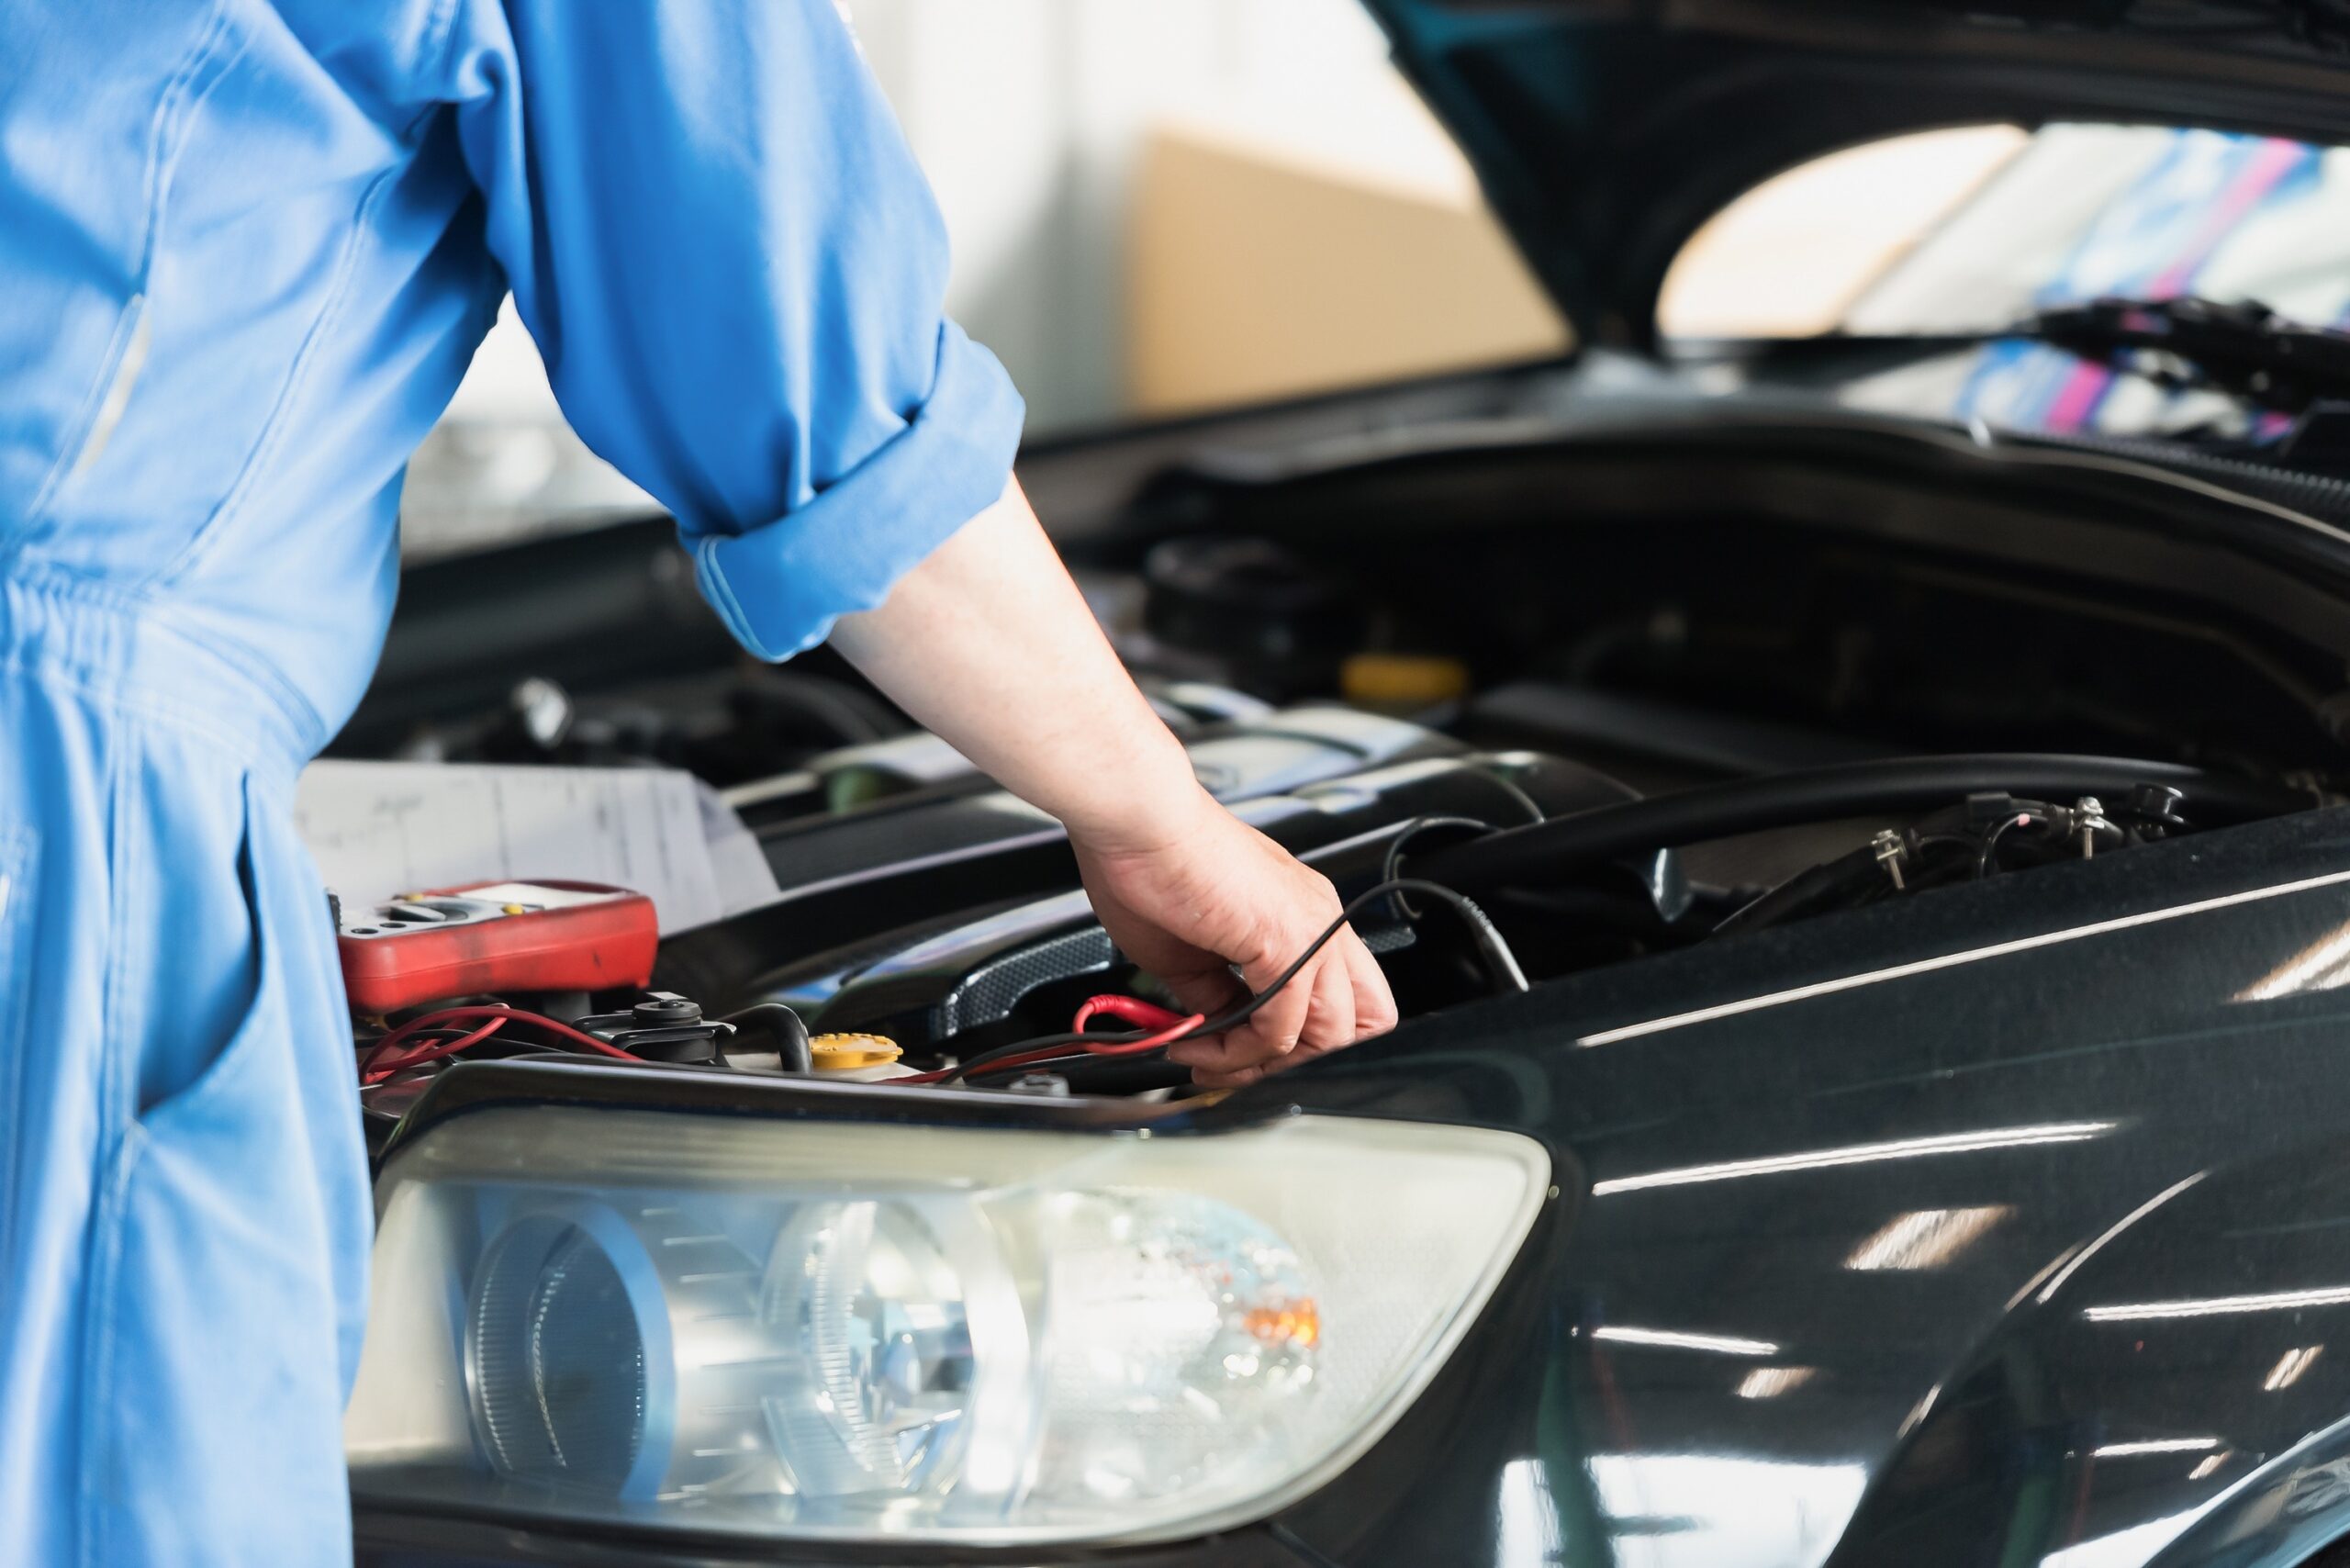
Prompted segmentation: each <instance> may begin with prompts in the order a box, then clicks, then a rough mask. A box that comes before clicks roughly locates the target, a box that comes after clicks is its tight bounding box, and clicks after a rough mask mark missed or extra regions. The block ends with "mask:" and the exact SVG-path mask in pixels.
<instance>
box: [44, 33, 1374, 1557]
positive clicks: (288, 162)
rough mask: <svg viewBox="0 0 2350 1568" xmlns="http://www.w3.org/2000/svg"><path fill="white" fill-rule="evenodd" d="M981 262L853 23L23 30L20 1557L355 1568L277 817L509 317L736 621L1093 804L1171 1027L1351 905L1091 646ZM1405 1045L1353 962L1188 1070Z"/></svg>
mask: <svg viewBox="0 0 2350 1568" xmlns="http://www.w3.org/2000/svg"><path fill="white" fill-rule="evenodd" d="M945 282H946V243H945V240H944V237H943V235H942V233H941V230H940V225H939V219H938V215H937V213H936V211H935V210H934V206H933V203H932V201H931V198H930V196H929V193H928V191H927V190H926V189H925V187H924V185H923V180H922V178H921V176H920V174H918V173H917V172H916V170H915V167H914V165H913V162H912V159H911V157H910V155H909V153H908V151H907V149H906V146H905V144H904V142H903V141H902V140H901V137H900V134H899V132H898V129H897V128H896V126H895V125H894V123H893V122H892V120H891V118H890V114H889V112H888V110H887V108H886V107H885V106H884V105H883V103H882V101H881V99H880V98H879V97H878V95H877V93H876V90H875V87H874V84H873V83H872V81H871V80H870V78H869V77H868V76H867V73H866V72H865V70H864V69H863V67H862V64H861V62H860V61H859V59H858V57H857V53H856V46H855V43H854V41H853V40H852V39H851V38H850V36H849V34H848V32H847V31H846V29H845V25H844V24H843V22H842V20H841V19H840V17H838V16H837V15H836V14H835V12H834V8H833V6H831V5H830V4H828V3H827V0H740V3H736V4H722V3H720V0H707V3H703V0H662V3H661V4H659V5H657V6H656V5H655V4H653V3H651V0H596V3H585V0H574V3H568V4H566V3H563V0H276V3H275V4H274V5H273V4H270V3H268V0H79V3H78V4H75V5H73V6H58V5H53V4H50V3H48V0H0V1563H7V1564H39V1565H40V1568H69V1565H78V1568H98V1565H104V1568H120V1565H124V1564H139V1563H174V1564H177V1563H223V1564H227V1563H234V1564H240V1565H264V1564H265V1565H268V1568H294V1565H298V1564H309V1563H324V1562H335V1561H338V1560H341V1559H343V1558H345V1557H347V1555H348V1553H349V1551H350V1545H349V1538H348V1521H347V1517H346V1515H347V1507H346V1503H345V1496H344V1484H343V1477H342V1473H341V1443H340V1437H339V1425H340V1414H341V1407H342V1403H343V1396H344V1393H345V1390H346V1388H347V1386H348V1383H349V1379H350V1376H351V1374H352V1371H353V1365H354V1361H355V1355H356V1350H357V1347H358V1339H359V1334H360V1329H361V1321H360V1314H361V1307H362V1302H363V1294H364V1292H363V1285H364V1280H363V1273H364V1263H365V1259H366V1254H367V1247H368V1232H369V1223H370V1222H369V1209H368V1197H367V1191H366V1172H365V1169H364V1159H363V1154H362V1149H361V1144H360V1133H359V1123H358V1114H357V1110H356V1103H355V1100H354V1098H353V1058H352V1055H351V1044H350V1032H349V1026H348V1023H347V1019H346V1014H345V1013H344V1009H343V1003H342V997H341V988H340V984H339V981H338V978H337V972H336V963H335V955H334V947H333V943H332V939H331V935H330V931H329V929H328V925H327V921H326V918H325V915H324V909H325V904H324V900H323V898H322V896H321V893H320V890H319V880H318V877H317V875H316V873H315V872H314V870H313V869H312V868H311V865H310V863H309V861H308V858H307V857H305V855H304V853H303V850H302V846H300V844H299V843H298V842H297V840H296V838H295V835H294V834H293V832H292V829H291V827H290V824H289V814H288V806H287V801H288V793H289V791H290V790H291V788H292V785H293V782H294V778H295V775H296V772H297V770H298V769H299V768H300V767H301V766H302V765H303V763H304V762H305V761H306V760H308V758H309V756H311V755H312V754H313V753H315V752H316V751H317V750H318V749H319V747H320V746H321V745H323V744H324V743H325V742H326V741H327V739H328V738H329V737H330V736H331V735H332V734H334V733H335V730H336V728H337V727H338V726H339V725H341V723H342V722H343V721H344V719H345V718H346V717H347V716H348V715H349V714H350V712H351V711H352V708H353V704H354V703H355V702H356V701H357V700H358V698H359V695H360V692H361V689H363V688H364V686H365V685H366V683H367V679H368V674H369V670H370V667H371V666H372V665H373V664H374V662H375V655H376V652H377V648H378V646H379V644H380V642H381V640H382V637H383V634H384V628H385V622H386V618H387V616H388V615H389V612H390V610H391V606H392V597H393V588H394V586H395V580H396V576H397V539H396V523H395V508H396V503H397V497H398V494H399V488H400V477H401V472H402V468H403V465H404V464H405V462H406V460H407V458H408V453H409V451H410V449H412V448H413V447H414V446H415V445H416V443H417V442H418V441H419V439H420V437H421V436H422V435H423V434H424V432H425V431H426V429H427V427H429V426H430V425H431V423H432V421H433V419H434V417H435V416H436V415H437V414H438V413H439V412H440V410H441V409H442V405H443V404H444V403H445V402H446V401H447V399H448V398H449V396H450V393H451V391H452V390H453V388H454V387H455V386H456V384H457V379H458V376H459V375H460V374H461V373H462V372H463V371H464V367H465V364H466V361H467V359H468V357H469V356H470V354H471V353H472V352H473V349H474V346H475V344H476V342H479V341H480V339H481V336H482V334H483V332H484V330H486V329H487V327H488V325H489V322H490V320H491V319H492V316H493V315H494V313H495V312H496V311H497V309H498V304H499V301H500V300H501V299H502V298H503V297H504V296H505V295H506V293H507V292H508V291H509V289H510V290H511V291H512V293H513V295H514V297H515V300H516V302H517V304H518V306H519V307H520V313H521V316H522V319H523V320H524V321H525V322H526V323H527V324H528V325H529V327H530V330H531V331H532V335H533V336H534V337H535V338H536V339H537V340H538V343H539V346H540V348H541V350H542V351H543V353H544V355H545V359H546V363H547V366H548V369H549V371H550V372H551V373H552V375H553V378H554V387H555V390H556V393H557V394H558V396H559V397H560V398H561V399H562V403H563V407H564V409H565V412H566V413H567V414H568V415H569V417H570V420H571V421H572V423H573V424H574V425H575V426H576V428H577V429H578V431H579V432H580V434H581V435H582V436H584V437H585V438H586V439H587V441H588V443H589V444H590V445H591V446H593V447H594V448H595V449H596V450H597V451H598V452H599V453H601V454H603V455H605V456H606V457H608V458H610V460H611V461H612V462H613V463H615V464H617V465H619V466H620V467H621V469H622V470H623V471H625V472H626V473H627V474H628V475H629V476H631V477H632V478H633V479H635V480H636V481H637V482H638V483H640V484H642V485H643V487H645V488H646V489H648V490H650V491H651V492H652V493H653V494H654V495H655V496H657V497H658V498H660V499H661V500H662V501H663V502H664V503H665V504H666V506H667V507H668V508H669V509H670V510H672V511H674V512H675V513H676V515H677V520H678V522H679V525H680V527H681V529H682V531H683V533H684V536H685V540H686V543H688V546H689V547H690V549H691V551H692V553H693V558H694V562H695V565H696V568H697V570H698V572H699V578H700V583H701V587H702V588H703V590H704V592H705V594H706V595H707V596H708V598H709V599H710V601H711V604H712V605H713V606H714V607H715V609H716V610H717V612H718V614H720V615H721V616H722V617H723V618H724V620H725V622H726V624H727V625H728V626H729V627H730V628H732V630H733V633H734V634H735V635H736V636H737V637H738V638H740V639H741V640H742V642H743V644H744V645H745V646H746V647H748V648H750V649H751V650H752V651H753V652H754V653H755V654H757V655H761V656H763V657H766V658H769V659H781V658H786V657H789V655H792V654H795V653H798V652H799V651H800V650H801V649H803V648H806V647H808V646H809V645H811V644H813V643H815V642H817V641H818V640H820V639H822V638H824V637H825V636H827V635H829V636H830V637H831V638H832V641H833V644H834V646H836V647H838V648H840V649H841V650H842V651H843V652H844V653H845V654H846V655H847V656H848V657H849V658H850V659H852V660H854V661H855V662H856V665H857V666H859V667H860V668H861V669H863V670H864V672H865V673H866V674H867V676H869V677H870V678H872V679H873V680H874V681H875V682H876V683H877V684H878V686H879V687H880V689H882V690H884V691H885V692H887V693H889V694H890V696H891V697H892V698H894V699H895V700H897V701H898V702H900V703H901V705H902V706H903V707H904V708H905V709H906V711H908V712H910V713H911V714H912V715H913V717H914V718H915V719H916V720H918V721H919V722H922V723H923V724H925V725H927V726H929V727H930V728H932V729H934V730H935V731H937V732H938V733H939V734H942V735H944V736H945V737H946V739H947V740H949V741H951V742H952V743H953V744H954V745H957V747H959V748H960V749H961V750H963V751H964V752H966V753H967V754H968V755H969V756H972V757H973V758H975V759H976V760H977V761H978V762H979V763H980V764H981V765H982V766H983V767H986V768H987V769H988V770H989V771H990V773H992V774H993V775H994V776H995V777H996V778H999V779H1001V780H1002V782H1003V783H1004V784H1005V785H1007V786H1008V787H1010V788H1011V789H1013V790H1016V791H1018V792H1019V793H1021V794H1022V795H1024V796H1025V797H1026V798H1027V799H1028V800H1030V801H1034V802H1035V803H1036V804H1037V805H1039V806H1041V807H1043V808H1044V809H1046V810H1047V811H1050V812H1053V813H1054V814H1055V815H1056V816H1057V817H1059V818H1060V819H1061V820H1062V821H1063V822H1064V823H1067V824H1068V826H1069V833H1070V835H1071V837H1072V839H1073V840H1074V842H1075V844H1076V845H1077V846H1078V851H1079V855H1080V859H1081V862H1082V864H1083V867H1084V871H1085V880H1086V886H1087V888H1088V890H1090V891H1091V894H1092V897H1093V902H1094V904H1095V907H1096V908H1097V909H1098V910H1099V911H1100V912H1101V914H1102V919H1103V921H1104V923H1105V924H1107V925H1108V927H1109V929H1110V930H1111V932H1112V933H1113V935H1115V936H1116V937H1117V939H1118V941H1119V943H1120V944H1121V945H1122V946H1124V947H1125V950H1126V951H1127V952H1128V953H1129V954H1131V955H1133V956H1134V957H1135V958H1136V960H1137V961H1139V962H1140V963H1142V964H1143V965H1144V966H1145V967H1147V968H1148V969H1151V970H1153V971H1155V972H1156V973H1157V974H1158V975H1159V976H1160V977H1161V978H1162V979H1164V980H1166V981H1168V982H1169V984H1170V985H1171V986H1172V987H1173V988H1174V989H1175V991H1176V992H1177V993H1178V995H1179V996H1180V997H1181V999H1182V1000H1183V1001H1184V1002H1186V1003H1187V1004H1188V1005H1190V1006H1192V1007H1193V1008H1196V1009H1199V1010H1202V1011H1207V1012H1214V1011H1215V1009H1216V1008H1217V1006H1218V1005H1219V1004H1221V1003H1223V1002H1227V1001H1229V1000H1230V993H1231V990H1232V987H1233V983H1234V982H1233V980H1232V975H1231V970H1230V969H1229V968H1228V966H1227V960H1229V961H1230V963H1232V964H1237V966H1238V967H1239V969H1240V970H1241V972H1242V974H1243V975H1244V976H1245V977H1246V978H1247V979H1248V980H1250V981H1252V982H1259V983H1261V982H1263V981H1265V980H1270V978H1271V977H1272V975H1273V974H1274V973H1275V972H1276V971H1277V970H1278V969H1280V967H1281V965H1282V964H1284V963H1285V962H1286V961H1287V960H1288V959H1289V958H1291V957H1292V956H1293V955H1294V954H1295V953H1297V952H1298V951H1299V950H1301V949H1303V948H1304V946H1306V944H1307V942H1308V940H1309V939H1310V938H1311V937H1312V936H1314V935H1315V934H1316V933H1317V932H1318V931H1319V930H1320V928H1321V927H1322V926H1323V925H1324V924H1326V923H1327V922H1328V921H1329V920H1330V919H1332V918H1333V917H1334V916H1335V915H1336V913H1337V901H1336V899H1335V898H1334V897H1333V896H1332V893H1331V890H1330V889H1329V887H1328V885H1327V884H1326V882H1324V881H1323V879H1321V878H1319V877H1318V876H1316V875H1315V874H1314V873H1312V872H1310V871H1308V870H1306V869H1304V868H1302V867H1300V866H1299V865H1297V864H1296V863H1295V862H1294V861H1292V860H1291V859H1290V858H1289V857H1287V856H1286V855H1284V854H1283V853H1282V852H1281V850H1280V849H1278V848H1277V847H1275V846H1273V845H1271V844H1270V842H1269V841H1267V840H1265V839H1263V838H1261V837H1259V835H1258V834H1255V833H1254V832H1252V831H1251V830H1249V829H1248V828H1247V827H1245V826H1243V825H1241V824H1240V823H1237V822H1236V821H1235V820H1234V819H1233V818H1231V817H1230V816H1228V815H1227V814H1225V812H1223V811H1222V810H1221V809H1220V808H1218V807H1217V806H1216V805H1215V804H1214V802H1212V801H1209V800H1208V799H1207V798H1206V797H1205V796H1204V795H1203V793H1202V792H1201V791H1200V790H1199V788H1198V786H1197V785H1196V784H1195V783H1194V782H1193V781H1192V774H1191V771H1190V769H1189V767H1188V766H1187V764H1186V760H1185V757H1184V754H1183V752H1182V750H1181V747H1180V746H1179V745H1177V744H1176V742H1175V741H1174V740H1173V738H1172V737H1171V736H1170V735H1169V734H1168V732H1167V731H1166V730H1165V729H1164V728H1163V727H1162V726H1161V725H1160V724H1159V723H1158V721H1157V720H1156V719H1155V718H1154V717H1153V716H1152V714H1151V711H1150V710H1149V708H1148V707H1147V705H1146V704H1145V703H1144V701H1143V700H1142V699H1141V698H1140V697H1139V696H1138V695H1137V694H1136V691H1135V689H1134V688H1133V686H1132V685H1131V684H1130V683H1129V682H1128V680H1127V678H1126V677H1125V673H1124V672H1123V670H1122V669H1121V668H1120V666H1119V665H1118V664H1117V662H1116V661H1115V659H1114V658H1113V655H1111V653H1110V651H1109V649H1108V648H1107V646H1106V645H1105V644H1103V642H1102V638H1101V636H1100V634H1099V633H1098V632H1097V631H1096V629H1095V626H1094V624H1093V622H1092V621H1091V618H1090V617H1089V615H1088V613H1087V610H1086V608H1085V606H1084V604H1083V602H1082V601H1081V600H1080V598H1079V596H1078V594H1077V592H1076V590H1075V589H1074V588H1072V586H1071V585H1070V583H1069V578H1068V577H1067V575H1066V574H1065V572H1064V571H1063V570H1062V568H1061V566H1060V564H1059V562H1058V560H1057V557H1056V556H1055V554H1054V553H1053V550H1052V547H1051V546H1050V544H1048V543H1046V538H1045V536H1044V534H1043V532H1041V531H1040V530H1039V528H1038V526H1037V523H1036V520H1035V517H1034V515H1033V514H1032V513H1031V512H1030V510H1029V509H1028V506H1027V503H1026V502H1025V501H1024V499H1023V498H1022V497H1021V494H1020V492H1019V489H1018V488H1017V487H1016V486H1014V485H1013V484H1012V483H1011V482H1010V479H1009V473H1010V467H1011V463H1012V457H1013V448H1014V446H1015V444H1016V443H1017V442H1018V439H1019V434H1020V421H1021V404H1020V399H1019V398H1018V396H1017V395H1016V394H1015V393H1014V392H1013V388H1012V386H1011V385H1010V383H1009V382H1008V381H1007V380H1006V378H1005V376H1004V373H1003V371H1002V367H1001V366H999V365H998V364H997V363H996V362H995V360H994V359H993V358H991V357H990V355H989V354H988V353H987V352H986V351H985V350H984V349H981V348H979V347H978V346H977V345H975V344H973V343H972V342H970V341H969V340H968V339H967V338H966V337H965V336H964V335H963V333H962V332H961V331H960V330H958V329H957V327H956V326H955V324H954V323H953V322H952V321H949V320H947V319H945V318H944V317H943V316H942V314H941V312H940V295H941V289H942V287H943V286H944V284H945ZM1393 1016H1394V1014H1393V1004H1392V1002H1390V999H1389V996H1388V993H1387V990H1386V988H1385V985H1384V984H1383V982H1382V980H1381V978H1380V975H1379V971H1378V969H1377V968H1376V967H1375V966H1374V965H1373V963H1372V961H1371V958H1370V956H1369V955H1368V953H1367V952H1366V951H1365V950H1364V949H1363V947H1362V946H1361V945H1360V943H1359V942H1357V941H1356V940H1354V939H1353V938H1352V936H1351V935H1348V936H1347V937H1345V938H1344V939H1342V940H1340V941H1338V942H1336V943H1333V944H1332V945H1330V946H1328V947H1326V948H1325V949H1324V950H1323V952H1322V954H1321V955H1320V957H1319V958H1318V959H1317V960H1316V961H1315V964H1314V966H1313V967H1312V968H1311V969H1308V970H1307V971H1306V972H1305V973H1304V976H1303V977H1302V978H1301V980H1299V981H1298V982H1297V983H1295V984H1293V985H1292V987H1291V988H1290V989H1289V990H1288V991H1285V992H1284V993H1283V994H1282V996H1281V999H1280V1000H1279V1001H1277V1002H1275V1003H1274V1004H1273V1005H1271V1006H1270V1007H1268V1008H1266V1009H1265V1010H1264V1011H1263V1012H1261V1013H1259V1014H1257V1016H1256V1018H1255V1020H1254V1021H1253V1022H1252V1023H1251V1024H1250V1025H1248V1026H1247V1027H1245V1028H1243V1029H1240V1030H1237V1031H1235V1032H1234V1033H1232V1034H1230V1035H1228V1036H1225V1037H1224V1038H1222V1039H1220V1040H1215V1041H1203V1042H1198V1043H1195V1044H1192V1045H1187V1046H1181V1047H1176V1053H1175V1054H1176V1055H1177V1056H1178V1058H1179V1059H1181V1060H1182V1061H1184V1062H1186V1063H1188V1064H1190V1065H1191V1066H1192V1067H1193V1068H1194V1069H1195V1070H1197V1071H1198V1072H1199V1074H1200V1076H1201V1078H1202V1080H1203V1081H1206V1082H1210V1083H1230V1082H1236V1081H1244V1080H1246V1079H1248V1078H1250V1077H1253V1076H1255V1075H1257V1074H1259V1073H1260V1072H1262V1071H1265V1070H1269V1069H1270V1068H1272V1067H1275V1066H1278V1065H1281V1063H1282V1062H1284V1061H1293V1060H1295V1059H1298V1058H1301V1057H1303V1056H1305V1055H1309V1054H1312V1053H1314V1052H1317V1051H1323V1050H1328V1049H1331V1048H1334V1047H1340V1046H1344V1045H1347V1044H1348V1043H1350V1042H1351V1041H1353V1040H1355V1039H1357V1038H1358V1037H1360V1036H1363V1035H1365V1034H1369V1033H1371V1032H1375V1031H1377V1030H1380V1029H1382V1028H1384V1027H1386V1026H1387V1025H1390V1024H1391V1023H1392V1022H1393Z"/></svg>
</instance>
